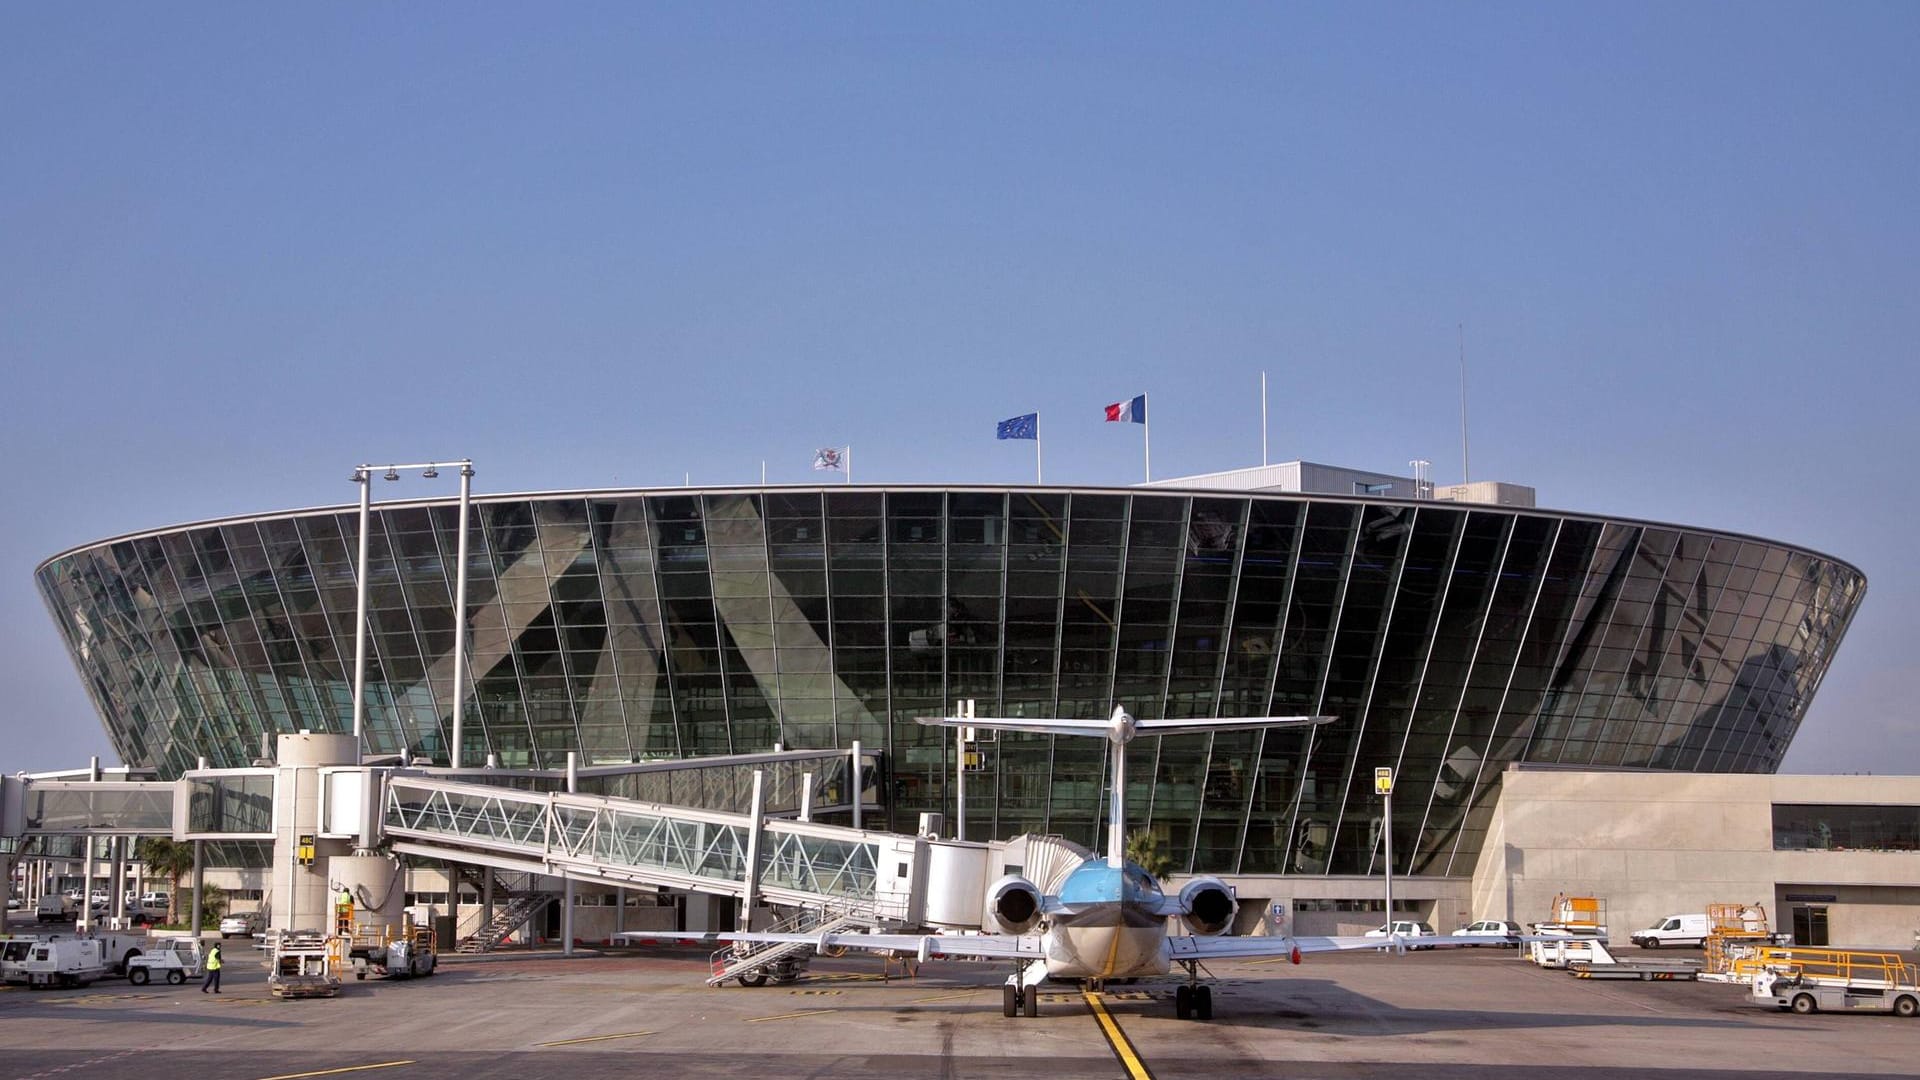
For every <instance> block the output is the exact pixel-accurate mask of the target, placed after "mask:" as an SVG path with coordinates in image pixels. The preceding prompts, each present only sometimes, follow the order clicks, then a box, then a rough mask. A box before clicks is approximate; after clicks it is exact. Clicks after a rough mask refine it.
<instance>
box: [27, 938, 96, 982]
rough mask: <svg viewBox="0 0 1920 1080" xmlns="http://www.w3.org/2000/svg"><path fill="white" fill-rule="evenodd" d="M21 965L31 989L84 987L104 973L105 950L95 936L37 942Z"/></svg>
mask: <svg viewBox="0 0 1920 1080" xmlns="http://www.w3.org/2000/svg"><path fill="white" fill-rule="evenodd" d="M20 967H21V969H22V970H23V971H24V972H26V976H27V986H28V987H30V988H32V989H36V990H38V989H43V988H46V987H54V986H87V985H90V984H91V983H92V982H93V980H95V979H98V978H100V977H101V976H103V975H105V974H106V973H107V958H106V950H105V948H104V945H103V943H102V942H101V941H99V940H98V939H95V938H58V939H56V940H53V941H36V942H34V943H33V944H32V945H31V946H30V947H29V948H28V950H27V958H26V959H25V960H24V961H22V962H21V964H20Z"/></svg>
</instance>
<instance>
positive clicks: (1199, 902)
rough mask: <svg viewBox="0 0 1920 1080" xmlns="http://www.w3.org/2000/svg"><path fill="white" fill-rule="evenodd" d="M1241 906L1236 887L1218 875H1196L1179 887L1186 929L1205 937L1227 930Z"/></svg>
mask: <svg viewBox="0 0 1920 1080" xmlns="http://www.w3.org/2000/svg"><path fill="white" fill-rule="evenodd" d="M1239 907H1240V905H1239V903H1238V902H1237V901H1235V900H1234V898H1233V889H1232V888H1230V887H1228V885H1227V883H1226V882H1224V881H1221V880H1220V879H1219V878H1217V877H1200V878H1194V879H1193V880H1192V881H1189V882H1187V884H1186V885H1185V886H1184V887H1183V888H1182V889H1181V890H1180V910H1181V912H1182V914H1181V916H1180V917H1181V918H1182V919H1184V920H1186V924H1187V929H1189V930H1192V931H1193V932H1194V933H1196V934H1199V935H1201V936H1203V937H1212V936H1214V935H1215V934H1224V933H1226V932H1227V929H1228V928H1229V927H1231V926H1232V925H1233V913H1234V912H1235V911H1237V910H1239Z"/></svg>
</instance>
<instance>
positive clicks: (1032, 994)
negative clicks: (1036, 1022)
mask: <svg viewBox="0 0 1920 1080" xmlns="http://www.w3.org/2000/svg"><path fill="white" fill-rule="evenodd" d="M1020 998H1021V1003H1022V1004H1023V1005H1024V1006H1025V1008H1024V1009H1023V1010H1022V1011H1024V1012H1025V1013H1026V1014H1027V1015H1028V1016H1039V1015H1040V988H1039V987H1037V986H1029V987H1027V988H1026V989H1024V990H1022V991H1020Z"/></svg>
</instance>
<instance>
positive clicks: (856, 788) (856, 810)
mask: <svg viewBox="0 0 1920 1080" xmlns="http://www.w3.org/2000/svg"><path fill="white" fill-rule="evenodd" d="M847 786H848V787H849V788H850V789H852V791H853V827H854V828H856V829H858V828H860V791H861V787H860V740H859V739H855V740H853V760H852V761H850V762H849V763H848V765H847Z"/></svg>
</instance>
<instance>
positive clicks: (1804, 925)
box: [1793, 905, 1827, 948]
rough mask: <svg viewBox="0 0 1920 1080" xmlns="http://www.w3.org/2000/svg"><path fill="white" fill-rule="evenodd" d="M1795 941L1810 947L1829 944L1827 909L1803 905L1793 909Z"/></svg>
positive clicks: (1797, 943)
mask: <svg viewBox="0 0 1920 1080" xmlns="http://www.w3.org/2000/svg"><path fill="white" fill-rule="evenodd" d="M1793 943H1794V944H1795V945H1805V946H1808V947H1810V948H1824V947H1825V946H1826V945H1827V909H1826V908H1825V907H1824V906H1822V907H1810V906H1805V905H1802V906H1800V907H1796V908H1794V909H1793Z"/></svg>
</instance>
